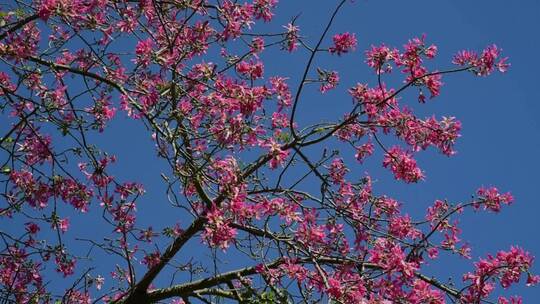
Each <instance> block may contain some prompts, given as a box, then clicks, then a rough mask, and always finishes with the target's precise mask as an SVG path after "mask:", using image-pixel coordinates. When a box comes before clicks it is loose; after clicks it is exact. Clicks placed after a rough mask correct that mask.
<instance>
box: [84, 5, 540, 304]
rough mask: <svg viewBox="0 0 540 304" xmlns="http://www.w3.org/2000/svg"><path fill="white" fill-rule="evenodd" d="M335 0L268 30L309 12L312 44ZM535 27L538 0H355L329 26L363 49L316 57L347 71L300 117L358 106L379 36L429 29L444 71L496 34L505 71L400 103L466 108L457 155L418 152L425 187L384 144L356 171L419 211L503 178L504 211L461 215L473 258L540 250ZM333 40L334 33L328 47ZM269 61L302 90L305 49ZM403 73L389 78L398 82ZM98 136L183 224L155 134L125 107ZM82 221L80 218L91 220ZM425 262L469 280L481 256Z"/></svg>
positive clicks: (288, 14) (145, 208)
mask: <svg viewBox="0 0 540 304" xmlns="http://www.w3.org/2000/svg"><path fill="white" fill-rule="evenodd" d="M335 4H336V1H305V0H302V1H300V0H297V1H281V3H280V5H279V6H278V10H277V11H276V19H275V23H273V25H272V26H270V28H272V29H276V30H279V29H280V26H281V25H282V24H286V23H288V22H289V20H290V18H292V17H293V16H295V15H297V14H298V13H300V12H301V15H300V17H299V18H298V21H297V24H298V25H299V26H300V29H301V34H302V35H305V36H306V37H307V38H308V41H310V42H311V44H313V43H314V41H316V39H317V38H318V35H319V33H321V31H322V29H323V26H324V24H325V23H326V20H327V19H328V16H329V14H330V12H331V10H332V9H333V7H334V6H335ZM537 28H540V3H538V2H535V1H519V2H517V1H515V2H509V1H489V2H488V1H361V0H357V1H355V2H354V3H349V4H347V5H346V6H345V9H344V10H342V12H341V13H340V14H339V15H338V18H337V20H336V22H335V24H334V26H333V27H332V28H331V30H330V34H334V33H340V32H344V31H349V32H354V33H356V36H357V38H358V48H357V51H356V52H355V53H352V54H348V55H344V56H342V57H341V58H339V59H337V58H336V57H335V56H329V55H325V54H322V55H321V56H320V57H317V61H316V64H315V65H314V67H322V68H328V69H336V70H337V71H338V72H339V73H340V76H341V80H342V81H341V84H340V86H338V88H337V89H336V90H334V91H332V92H329V93H327V94H325V95H321V94H320V93H319V92H318V90H317V89H318V88H317V87H316V86H312V87H308V89H307V90H306V91H305V92H304V95H303V98H302V99H301V101H300V105H299V115H298V122H299V124H300V125H301V126H302V125H306V124H308V123H309V122H317V121H320V120H321V119H325V120H337V119H340V118H341V117H342V115H343V114H344V113H345V112H346V111H348V110H349V109H350V106H351V98H350V96H349V95H348V94H347V93H346V90H347V89H348V88H349V87H351V86H352V85H354V84H355V83H357V82H362V83H364V82H366V83H371V84H374V82H375V81H376V77H375V75H374V74H373V72H372V71H371V70H370V69H369V68H368V67H367V66H366V65H365V64H364V57H363V51H364V50H365V49H366V48H368V47H369V46H370V45H371V44H375V45H377V44H381V43H385V44H386V45H389V46H396V47H401V45H403V44H404V43H405V42H406V41H407V40H408V39H409V38H412V37H415V36H420V35H422V34H426V35H427V41H428V42H431V43H435V44H436V45H437V46H438V47H439V55H438V58H437V59H436V60H434V62H433V63H432V65H431V66H430V67H431V68H438V69H444V68H448V67H451V66H452V65H451V63H450V62H451V59H452V55H453V54H454V53H456V52H457V51H459V50H462V49H472V50H478V51H481V50H482V49H483V48H484V47H485V46H487V45H489V44H492V43H495V44H497V45H498V46H500V47H501V48H503V50H504V55H505V56H508V57H510V62H511V64H512V67H511V69H510V70H509V71H508V72H507V73H506V74H495V75H492V76H490V77H488V78H478V77H475V76H474V75H472V74H468V73H463V74H454V75H449V76H447V77H444V78H443V82H444V84H445V85H444V87H443V89H442V93H441V96H440V97H438V98H436V99H434V100H432V101H428V102H427V104H425V105H422V106H419V105H418V103H417V101H416V92H415V91H414V90H412V91H409V92H408V93H406V94H404V95H403V100H402V102H403V103H406V104H408V105H410V106H411V107H413V108H415V110H417V111H418V113H420V114H419V115H420V116H422V115H424V116H430V115H432V114H435V115H436V116H438V117H440V116H442V115H444V116H456V117H457V118H458V119H460V120H461V121H462V123H463V131H462V137H461V138H460V139H459V140H458V143H457V145H456V149H457V151H458V154H457V155H456V156H454V157H451V158H448V157H446V156H443V155H441V154H439V153H437V152H435V151H432V150H428V151H427V152H424V153H419V154H418V161H419V165H420V166H421V167H422V169H424V170H425V172H426V176H427V178H426V180H425V181H424V182H421V183H419V184H416V185H407V184H404V183H401V182H396V181H394V180H393V178H392V175H391V174H390V173H389V172H388V171H387V170H385V169H383V168H381V160H382V157H381V154H380V153H376V155H375V156H373V157H372V158H371V159H370V160H368V161H367V162H366V163H365V165H364V166H359V165H355V166H353V167H351V169H353V172H352V173H351V174H357V175H362V174H364V172H369V173H370V174H371V175H372V176H373V177H374V179H375V180H376V183H375V184H374V190H375V192H376V193H378V194H387V195H390V196H392V197H394V198H396V199H398V200H399V201H401V202H403V204H404V209H405V210H406V211H407V212H409V213H411V214H416V215H421V214H422V213H423V212H424V211H425V209H426V208H427V207H428V206H429V205H430V204H431V203H432V202H433V201H434V200H435V199H449V200H450V201H454V202H460V201H461V202H462V201H467V200H468V199H469V198H470V196H471V194H473V193H474V191H475V190H476V189H477V188H478V187H480V186H492V185H493V186H497V187H499V189H500V190H501V191H511V192H512V193H513V194H514V196H515V199H516V200H515V201H516V202H515V204H514V205H512V206H511V207H509V208H505V209H504V210H503V212H501V213H500V214H488V213H482V212H481V213H474V214H473V213H467V214H466V215H465V216H464V217H463V220H462V224H461V226H462V228H463V238H464V239H465V240H467V241H469V242H470V244H471V246H472V247H473V261H474V260H475V259H476V258H478V257H481V256H485V255H486V254H487V253H495V252H496V251H497V250H498V249H509V247H510V245H514V244H515V245H519V246H522V247H524V248H526V249H528V250H529V251H531V252H532V253H533V254H534V255H538V256H540V240H539V237H538V233H539V232H540V221H538V220H537V216H538V214H539V211H540V207H539V204H538V203H539V199H538V197H539V195H538V194H540V193H539V189H540V183H539V180H538V179H537V172H540V161H539V160H538V159H537V158H536V156H537V155H540V137H539V136H538V134H539V131H540V126H539V122H540V120H539V119H538V117H539V116H540V105H539V104H538V101H539V97H540V96H539V95H540V93H539V91H538V90H537V85H538V84H539V80H540V79H539V77H538V76H537V73H538V72H537V71H540V62H539V61H537V60H535V59H534V57H533V54H534V52H535V50H537V49H538V47H539V46H540V36H539V35H536V33H535V30H534V29H537ZM257 29H258V28H255V30H257ZM329 43H330V41H329V40H328V39H327V41H326V46H329ZM263 59H264V60H266V62H267V64H266V67H265V72H266V75H267V76H268V75H275V74H277V75H282V76H287V77H290V79H291V80H290V83H291V88H293V89H294V88H296V83H297V81H298V78H299V76H300V75H301V72H302V71H303V67H304V65H303V64H304V63H305V62H306V60H307V54H306V53H305V52H302V51H298V52H296V53H294V54H293V55H291V56H289V55H287V54H286V53H283V52H274V51H269V52H268V53H266V54H265V55H264V56H263ZM312 75H313V74H312ZM393 80H394V82H391V81H389V83H392V84H393V85H394V86H399V85H400V82H398V81H396V79H393ZM407 99H408V100H407ZM100 136H102V137H101V138H100V140H99V141H100V142H101V143H102V147H104V150H106V151H109V152H111V153H114V154H116V155H117V156H118V159H119V162H118V164H116V165H115V166H114V168H115V169H114V170H115V171H116V172H118V174H117V175H118V176H122V177H125V178H126V179H136V180H137V181H140V182H142V183H143V184H144V185H145V188H146V189H147V194H146V195H145V196H144V197H143V198H142V199H141V200H140V203H139V212H138V213H139V218H140V220H141V222H143V223H148V224H152V225H154V226H155V227H156V228H157V227H159V223H158V224H157V225H156V221H158V219H159V222H161V223H163V222H169V221H170V222H174V220H175V218H176V217H178V216H180V215H179V214H174V212H172V213H171V212H170V209H169V208H167V207H166V204H167V203H166V201H165V198H164V196H163V190H164V189H163V186H162V184H161V179H160V178H159V173H161V172H167V169H166V168H165V167H164V166H163V165H164V164H162V163H160V162H159V161H158V162H156V161H152V157H153V156H154V153H155V152H154V151H153V147H152V143H151V141H150V139H149V134H148V133H147V132H144V130H143V128H142V127H141V126H140V125H138V124H137V123H134V122H132V121H130V120H129V119H127V118H125V117H124V114H123V113H121V114H120V115H119V117H118V118H117V120H116V121H115V122H114V123H113V124H112V125H111V128H110V129H108V130H107V131H106V132H105V133H104V134H103V135H100ZM311 152H312V153H316V152H319V151H311ZM313 155H315V154H313ZM344 155H345V156H346V155H347V153H345V154H344ZM348 155H349V156H350V151H349V154H348ZM296 173H298V172H296ZM80 220H81V221H82V222H81V224H83V223H85V222H86V221H87V220H84V219H82V218H81V219H80ZM184 224H187V223H184ZM74 227H75V225H74ZM82 227H84V225H83V226H82ZM81 232H82V230H81ZM193 242H194V244H195V243H197V242H198V240H194V241H193ZM197 247H198V246H197ZM190 248H195V246H194V247H188V250H186V251H184V252H182V253H180V257H186V258H187V257H189V256H190V255H192V254H199V253H198V252H195V251H194V250H191V249H190ZM204 254H207V253H204ZM219 255H220V257H221V258H222V259H223V261H228V262H229V263H231V264H235V256H230V255H229V256H227V255H224V254H221V253H219ZM225 267H226V266H225ZM226 268H227V267H226ZM426 269H427V272H428V273H429V274H433V275H438V276H439V277H440V278H441V279H442V280H445V279H446V278H448V277H450V276H453V277H454V281H455V282H456V283H457V284H458V286H460V284H461V278H460V277H459V275H460V274H462V273H463V272H465V271H468V270H470V269H472V265H471V261H467V260H463V259H460V258H458V257H443V258H442V259H441V261H439V262H437V263H434V264H433V265H432V266H431V267H426ZM535 269H539V267H535ZM165 281H166V280H164V281H162V282H163V283H165ZM158 282H159V281H158ZM522 286H523V285H521V286H520V287H518V288H515V289H512V290H511V291H510V293H506V294H508V295H511V294H522V295H523V296H524V299H525V303H533V302H535V301H538V300H540V291H539V289H538V288H524V287H522Z"/></svg>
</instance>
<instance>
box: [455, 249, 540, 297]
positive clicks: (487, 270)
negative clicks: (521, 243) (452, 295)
mask: <svg viewBox="0 0 540 304" xmlns="http://www.w3.org/2000/svg"><path fill="white" fill-rule="evenodd" d="M532 261H533V258H532V256H530V254H528V253H527V252H525V251H524V250H523V249H521V248H518V247H512V248H510V250H509V251H499V252H498V253H497V255H496V256H491V255H490V256H488V257H487V258H486V259H481V260H480V261H479V262H477V263H475V271H474V272H469V273H466V274H465V275H464V276H463V280H464V281H467V282H470V284H471V287H469V288H468V289H467V291H466V293H465V294H464V295H463V296H462V300H463V301H464V302H465V303H477V302H478V299H482V298H486V297H488V296H489V295H490V294H491V293H492V292H493V290H494V289H495V281H496V280H498V281H499V282H500V284H501V286H502V287H503V288H508V287H509V286H511V285H512V284H514V283H518V282H519V280H520V277H521V274H522V273H524V272H525V273H527V272H528V271H529V268H530V267H531V264H532ZM539 282H540V276H533V275H531V274H530V273H529V274H528V276H527V284H531V285H533V284H538V283H539ZM499 303H508V300H507V299H505V298H500V300H499Z"/></svg>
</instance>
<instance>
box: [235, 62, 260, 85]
mask: <svg viewBox="0 0 540 304" xmlns="http://www.w3.org/2000/svg"><path fill="white" fill-rule="evenodd" d="M236 71H237V72H238V73H240V74H241V75H242V76H244V77H247V78H249V79H251V80H255V79H258V78H261V77H262V76H263V72H264V65H263V63H262V62H261V61H256V62H254V61H252V60H251V61H249V62H247V61H242V62H240V63H238V64H237V65H236Z"/></svg>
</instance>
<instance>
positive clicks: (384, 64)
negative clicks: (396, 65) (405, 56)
mask: <svg viewBox="0 0 540 304" xmlns="http://www.w3.org/2000/svg"><path fill="white" fill-rule="evenodd" d="M399 57H400V54H399V51H398V50H397V49H390V48H389V47H387V46H385V45H384V44H383V45H381V46H378V47H377V46H374V45H372V46H371V49H370V50H367V51H366V63H367V65H368V66H370V67H372V68H373V69H374V70H375V72H376V73H378V74H381V73H390V72H391V71H392V66H391V65H390V63H391V62H392V61H396V60H399Z"/></svg>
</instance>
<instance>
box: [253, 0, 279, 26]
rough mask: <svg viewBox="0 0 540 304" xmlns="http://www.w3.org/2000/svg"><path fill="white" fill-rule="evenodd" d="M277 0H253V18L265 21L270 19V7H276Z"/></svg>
mask: <svg viewBox="0 0 540 304" xmlns="http://www.w3.org/2000/svg"><path fill="white" fill-rule="evenodd" d="M277 3H278V0H255V1H254V3H253V9H254V11H255V18H257V19H261V18H262V19H263V20H264V21H266V22H269V21H271V20H272V16H273V15H274V14H273V13H272V11H271V10H272V9H273V8H275V7H276V5H277Z"/></svg>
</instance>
